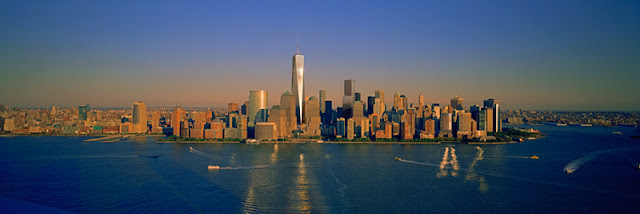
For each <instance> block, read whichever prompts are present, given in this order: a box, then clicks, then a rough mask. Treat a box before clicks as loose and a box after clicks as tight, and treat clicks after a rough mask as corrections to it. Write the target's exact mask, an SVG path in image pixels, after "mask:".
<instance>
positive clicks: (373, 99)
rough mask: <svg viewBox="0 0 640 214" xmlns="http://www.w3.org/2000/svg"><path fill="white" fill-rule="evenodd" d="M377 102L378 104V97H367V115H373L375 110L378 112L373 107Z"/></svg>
mask: <svg viewBox="0 0 640 214" xmlns="http://www.w3.org/2000/svg"><path fill="white" fill-rule="evenodd" d="M375 104H376V97H375V96H368V97H367V115H371V114H373V113H374V112H378V111H376V110H374V109H373V106H374V105H375Z"/></svg>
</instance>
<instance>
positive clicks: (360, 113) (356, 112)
mask: <svg viewBox="0 0 640 214" xmlns="http://www.w3.org/2000/svg"><path fill="white" fill-rule="evenodd" d="M352 117H364V103H363V102H362V101H356V102H355V103H353V114H352Z"/></svg>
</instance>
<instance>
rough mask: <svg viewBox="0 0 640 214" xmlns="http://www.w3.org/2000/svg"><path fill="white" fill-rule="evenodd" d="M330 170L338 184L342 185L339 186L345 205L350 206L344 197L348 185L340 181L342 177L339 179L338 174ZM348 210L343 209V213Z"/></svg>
mask: <svg viewBox="0 0 640 214" xmlns="http://www.w3.org/2000/svg"><path fill="white" fill-rule="evenodd" d="M329 172H331V177H333V179H334V180H335V181H336V184H338V185H340V186H341V187H340V188H338V192H340V197H341V198H342V202H343V203H344V206H345V207H349V202H348V201H346V200H345V199H344V194H345V192H344V190H346V189H347V187H348V186H347V185H346V184H344V183H342V182H340V179H338V177H336V174H335V173H333V170H332V169H329ZM346 211H347V210H345V209H342V213H345V212H346Z"/></svg>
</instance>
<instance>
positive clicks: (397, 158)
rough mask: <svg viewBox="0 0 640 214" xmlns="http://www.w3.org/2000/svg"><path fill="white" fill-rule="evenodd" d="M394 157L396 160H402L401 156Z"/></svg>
mask: <svg viewBox="0 0 640 214" xmlns="http://www.w3.org/2000/svg"><path fill="white" fill-rule="evenodd" d="M394 159H395V160H396V161H401V160H402V158H399V157H395V158H394Z"/></svg>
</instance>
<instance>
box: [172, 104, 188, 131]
mask: <svg viewBox="0 0 640 214" xmlns="http://www.w3.org/2000/svg"><path fill="white" fill-rule="evenodd" d="M183 114H184V109H183V108H182V107H176V108H175V109H173V113H172V115H171V127H173V135H175V136H178V137H180V130H181V128H182V127H181V124H182V123H181V122H182V119H183V117H182V115H183ZM186 128H188V127H186Z"/></svg>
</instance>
